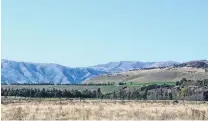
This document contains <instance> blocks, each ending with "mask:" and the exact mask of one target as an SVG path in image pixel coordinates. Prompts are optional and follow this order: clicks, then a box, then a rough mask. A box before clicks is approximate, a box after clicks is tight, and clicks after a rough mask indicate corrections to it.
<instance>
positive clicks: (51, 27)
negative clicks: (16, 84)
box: [1, 0, 208, 67]
mask: <svg viewBox="0 0 208 121" xmlns="http://www.w3.org/2000/svg"><path fill="white" fill-rule="evenodd" d="M207 6H208V0H2V41H1V42H2V43H1V44H2V58H3V59H9V60H16V61H26V62H38V63H58V64H61V65H66V66H71V67H83V66H92V65H97V64H103V63H107V62H115V61H148V62H151V61H178V62H185V61H190V60H200V59H208V53H207V52H208V14H207V13H208V7H207Z"/></svg>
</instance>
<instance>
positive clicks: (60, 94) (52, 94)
mask: <svg viewBox="0 0 208 121" xmlns="http://www.w3.org/2000/svg"><path fill="white" fill-rule="evenodd" d="M1 95H2V96H15V97H32V98H100V97H101V96H102V93H101V90H100V88H98V89H97V90H94V91H91V90H87V89H86V90H83V91H79V90H73V89H72V90H67V89H64V90H59V89H55V88H53V89H45V88H43V89H36V88H35V89H26V88H23V89H13V88H12V89H10V88H9V89H4V88H1Z"/></svg>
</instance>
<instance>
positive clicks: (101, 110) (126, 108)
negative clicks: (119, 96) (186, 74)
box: [1, 101, 208, 120]
mask: <svg viewBox="0 0 208 121" xmlns="http://www.w3.org/2000/svg"><path fill="white" fill-rule="evenodd" d="M1 119H2V120H20V119H21V120H25V119H27V120H44V119H47V120H57V119H58V120H101V119H109V120H121V119H124V120H141V119H143V120H144V119H148V120H161V119H170V120H176V119H186V120H208V105H207V104H194V103H193V104H190V103H185V104H183V103H179V104H172V103H171V102H169V103H165V102H161V101H159V102H154V103H153V102H150V101H149V102H145V101H143V102H142V101H131V102H125V103H122V102H120V101H102V102H100V101H85V102H79V101H72V102H69V101H62V102H61V103H60V102H59V101H42V102H37V101H31V102H28V101H21V102H15V103H9V104H1Z"/></svg>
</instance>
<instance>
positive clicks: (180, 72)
mask: <svg viewBox="0 0 208 121" xmlns="http://www.w3.org/2000/svg"><path fill="white" fill-rule="evenodd" d="M182 78H187V79H191V80H198V79H208V72H205V69H202V68H192V67H178V68H176V67H171V68H163V69H159V68H156V69H143V70H142V69H141V70H135V71H128V72H122V73H115V74H108V75H101V76H97V77H95V78H92V79H89V80H86V81H84V83H107V82H117V83H118V82H135V83H149V82H176V81H179V80H181V79H182Z"/></svg>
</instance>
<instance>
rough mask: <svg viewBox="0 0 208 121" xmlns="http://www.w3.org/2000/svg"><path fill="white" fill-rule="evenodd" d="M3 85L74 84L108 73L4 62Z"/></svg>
mask: <svg viewBox="0 0 208 121" xmlns="http://www.w3.org/2000/svg"><path fill="white" fill-rule="evenodd" d="M1 64H2V65H1V83H6V84H11V83H28V84H30V83H31V84H32V83H54V84H73V83H81V82H82V81H83V80H86V79H89V78H92V77H94V76H97V75H101V74H105V73H106V72H104V71H100V70H94V69H92V68H69V67H65V66H61V65H58V64H38V63H26V62H15V61H9V60H2V62H1Z"/></svg>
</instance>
